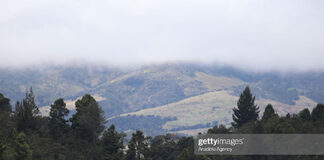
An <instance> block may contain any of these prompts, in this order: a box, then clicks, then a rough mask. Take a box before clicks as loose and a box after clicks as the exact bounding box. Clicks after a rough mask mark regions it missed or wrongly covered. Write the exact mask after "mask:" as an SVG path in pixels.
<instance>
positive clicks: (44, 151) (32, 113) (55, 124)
mask: <svg viewBox="0 0 324 160" xmlns="http://www.w3.org/2000/svg"><path fill="white" fill-rule="evenodd" d="M34 98H35V96H34V93H33V91H32V89H30V91H29V92H27V93H26V97H25V98H24V99H23V100H22V101H21V102H17V103H16V106H15V110H14V111H13V109H12V106H11V105H10V99H8V98H6V97H4V96H3V95H2V94H0V159H5V160H31V159H33V160H43V159H44V160H72V159H73V160H74V159H77V160H83V159H84V160H144V159H145V160H259V159H260V160H276V159H279V160H286V159H288V160H290V159H291V160H295V159H297V160H306V159H307V160H308V159H314V160H322V159H324V157H323V156H197V155H195V154H194V152H193V148H194V147H193V145H194V143H193V142H194V140H193V137H181V136H177V135H174V134H166V135H160V136H156V137H154V138H152V137H147V136H145V135H144V133H143V132H142V131H139V130H138V131H136V132H135V133H133V134H132V135H131V139H130V140H129V141H128V142H126V139H125V137H126V134H124V133H118V132H117V131H116V129H115V126H114V125H111V126H110V127H108V128H106V127H105V124H106V122H107V121H106V120H105V117H104V113H103V111H102V109H101V108H100V106H99V104H98V102H96V100H95V99H94V98H93V97H92V96H91V95H89V94H86V95H84V96H83V97H82V98H81V99H79V100H77V101H76V103H75V107H76V113H75V114H73V115H72V117H71V118H70V119H68V118H67V116H68V115H69V110H68V109H67V108H66V104H65V102H64V100H63V99H61V98H60V99H57V100H56V101H55V102H54V103H53V104H52V105H51V107H50V113H49V116H48V117H44V116H40V115H39V110H38V107H37V105H36V104H35V101H34ZM254 101H255V98H254V96H253V95H252V93H251V91H250V89H249V88H248V87H246V89H245V90H244V91H243V92H242V94H241V95H240V98H239V100H238V102H237V107H235V108H234V109H233V123H232V127H226V126H224V125H219V126H215V127H213V128H211V129H209V130H208V133H210V134H220V133H324V105H323V104H318V105H317V106H316V107H315V108H314V109H313V110H312V111H311V112H310V111H309V110H308V109H304V110H302V111H300V112H299V113H298V114H293V115H290V114H287V115H286V116H283V117H280V116H279V115H278V114H276V112H275V110H274V108H273V106H272V105H271V104H269V105H267V107H266V108H265V111H264V112H263V116H262V117H261V118H260V117H259V108H258V107H257V105H256V104H255V103H254Z"/></svg>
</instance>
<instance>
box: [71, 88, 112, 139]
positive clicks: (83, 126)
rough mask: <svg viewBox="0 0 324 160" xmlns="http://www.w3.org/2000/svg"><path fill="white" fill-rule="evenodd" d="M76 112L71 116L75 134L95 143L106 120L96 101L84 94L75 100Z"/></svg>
mask: <svg viewBox="0 0 324 160" xmlns="http://www.w3.org/2000/svg"><path fill="white" fill-rule="evenodd" d="M75 107H76V111H77V112H76V113H75V114H74V115H73V116H72V118H71V119H70V121H71V122H72V129H73V130H74V133H76V135H77V136H78V137H79V138H81V139H83V140H86V141H88V142H89V143H92V144H95V142H97V140H98V137H99V135H100V134H101V133H102V131H103V130H104V129H105V123H106V120H105V118H104V115H103V111H102V109H101V108H100V107H99V104H98V103H97V101H96V100H95V99H94V98H93V97H92V96H91V95H89V94H86V95H84V96H83V97H82V99H79V100H77V101H76V102H75Z"/></svg>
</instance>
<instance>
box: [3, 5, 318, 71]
mask: <svg viewBox="0 0 324 160" xmlns="http://www.w3.org/2000/svg"><path fill="white" fill-rule="evenodd" d="M323 7H324V1H322V0H92V1H88V0H1V1H0V56H1V58H0V67H21V66H26V65H32V64H44V63H45V64H47V63H59V64H64V63H82V62H87V63H93V64H109V65H117V66H126V65H141V64H152V63H164V62H177V61H181V62H196V63H220V64H224V65H232V66H235V67H240V68H243V69H249V70H254V71H272V70H275V71H324V63H323V61H324V9H323Z"/></svg>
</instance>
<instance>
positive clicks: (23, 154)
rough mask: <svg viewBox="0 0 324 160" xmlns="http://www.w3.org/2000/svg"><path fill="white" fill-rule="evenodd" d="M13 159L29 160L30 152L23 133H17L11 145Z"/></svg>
mask: <svg viewBox="0 0 324 160" xmlns="http://www.w3.org/2000/svg"><path fill="white" fill-rule="evenodd" d="M13 149H14V157H15V159H16V160H30V159H31V155H32V152H31V150H30V148H29V145H28V144H27V142H26V136H25V134H24V133H22V132H21V133H19V134H18V135H17V137H16V139H15V141H14V144H13Z"/></svg>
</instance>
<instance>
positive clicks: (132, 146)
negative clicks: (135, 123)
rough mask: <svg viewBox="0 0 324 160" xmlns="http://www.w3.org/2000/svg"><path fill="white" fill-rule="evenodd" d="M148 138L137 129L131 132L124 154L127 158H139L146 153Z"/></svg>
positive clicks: (137, 159)
mask: <svg viewBox="0 0 324 160" xmlns="http://www.w3.org/2000/svg"><path fill="white" fill-rule="evenodd" d="M148 140H149V138H148V137H145V136H144V135H143V132H142V131H140V130H137V131H136V132H135V133H133V134H132V138H131V140H130V141H129V143H128V150H127V154H126V159H127V160H141V159H145V158H146V157H147V155H148V149H149V148H148V144H149V142H148Z"/></svg>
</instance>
